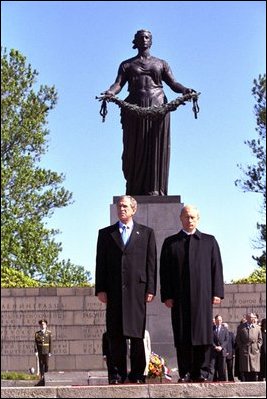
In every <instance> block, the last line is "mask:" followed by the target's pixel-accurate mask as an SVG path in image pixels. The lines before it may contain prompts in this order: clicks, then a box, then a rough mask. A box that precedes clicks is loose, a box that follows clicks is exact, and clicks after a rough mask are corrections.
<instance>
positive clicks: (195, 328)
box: [160, 205, 224, 382]
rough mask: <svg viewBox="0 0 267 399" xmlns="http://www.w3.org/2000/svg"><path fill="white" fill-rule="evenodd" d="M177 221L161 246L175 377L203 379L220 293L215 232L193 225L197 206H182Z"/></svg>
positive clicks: (162, 274)
mask: <svg viewBox="0 0 267 399" xmlns="http://www.w3.org/2000/svg"><path fill="white" fill-rule="evenodd" d="M180 220H181V222H182V226H183V229H182V230H181V231H180V232H179V233H178V234H175V235H173V236H170V237H167V238H166V239H165V240H164V243H163V246H162V250H161V256H160V284H161V301H162V302H164V303H165V305H166V306H167V307H168V308H171V318H172V328H173V335H174V344H175V347H176V353H177V363H178V369H179V377H180V378H179V380H178V382H189V381H195V382H202V381H205V380H206V373H208V371H209V368H210V364H209V354H208V351H209V350H210V348H211V345H212V342H213V331H212V317H213V315H212V305H213V304H219V303H220V302H221V299H223V297H224V282H223V271H222V261H221V255H220V249H219V246H218V243H217V241H216V239H215V237H214V236H212V235H209V234H204V233H201V232H200V231H199V230H197V224H198V222H199V211H198V209H197V208H196V207H195V206H192V205H186V206H184V207H183V209H182V211H181V214H180ZM204 372H205V376H204Z"/></svg>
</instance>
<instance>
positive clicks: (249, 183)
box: [235, 74, 266, 267]
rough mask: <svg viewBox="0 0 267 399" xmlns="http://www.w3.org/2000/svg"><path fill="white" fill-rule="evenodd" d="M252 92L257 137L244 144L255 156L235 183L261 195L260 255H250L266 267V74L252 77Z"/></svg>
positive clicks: (259, 264) (246, 190) (258, 246)
mask: <svg viewBox="0 0 267 399" xmlns="http://www.w3.org/2000/svg"><path fill="white" fill-rule="evenodd" d="M253 83H254V87H253V88H252V94H253V96H254V98H255V100H256V104H255V107H254V111H255V116H256V123H257V127H256V129H255V130H256V132H257V134H258V136H257V138H255V139H252V140H246V141H245V144H247V145H248V146H249V148H250V149H251V151H252V154H253V155H254V156H255V158H256V163H255V164H254V165H248V166H247V167H246V169H244V168H243V167H242V166H241V165H238V167H239V168H240V169H241V170H242V171H243V173H244V175H245V177H244V179H243V180H241V179H238V180H236V181H235V185H236V186H238V187H241V189H242V190H243V191H244V192H254V193H259V194H261V195H262V196H263V206H262V212H261V213H262V216H263V220H264V222H262V223H257V230H258V238H257V240H256V244H255V245H254V246H255V248H257V249H262V250H263V251H262V255H261V256H259V257H257V256H252V258H253V259H254V260H256V262H257V265H258V266H259V267H266V222H265V213H266V75H265V74H264V75H263V76H261V75H259V78H258V80H256V79H254V82H253Z"/></svg>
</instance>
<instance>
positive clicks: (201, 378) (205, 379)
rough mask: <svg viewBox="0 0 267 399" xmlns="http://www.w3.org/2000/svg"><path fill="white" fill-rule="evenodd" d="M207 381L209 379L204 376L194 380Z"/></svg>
mask: <svg viewBox="0 0 267 399" xmlns="http://www.w3.org/2000/svg"><path fill="white" fill-rule="evenodd" d="M207 381H208V379H207V378H205V377H202V376H201V377H198V378H196V379H194V382H207Z"/></svg>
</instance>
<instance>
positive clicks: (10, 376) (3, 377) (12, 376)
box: [1, 371, 39, 380]
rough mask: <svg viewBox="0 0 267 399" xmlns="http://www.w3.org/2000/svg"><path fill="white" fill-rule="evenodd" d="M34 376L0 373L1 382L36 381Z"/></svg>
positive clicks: (20, 373) (19, 373)
mask: <svg viewBox="0 0 267 399" xmlns="http://www.w3.org/2000/svg"><path fill="white" fill-rule="evenodd" d="M38 379H39V377H38V376H37V375H36V374H30V373H22V372H19V371H1V380H38Z"/></svg>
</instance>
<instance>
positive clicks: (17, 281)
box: [1, 266, 40, 288]
mask: <svg viewBox="0 0 267 399" xmlns="http://www.w3.org/2000/svg"><path fill="white" fill-rule="evenodd" d="M39 286H40V283H39V282H38V281H36V280H34V279H32V278H30V277H28V276H25V274H24V273H23V272H21V271H18V270H15V269H12V268H9V267H7V266H2V268H1V287H2V288H26V287H33V288H34V287H39Z"/></svg>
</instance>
